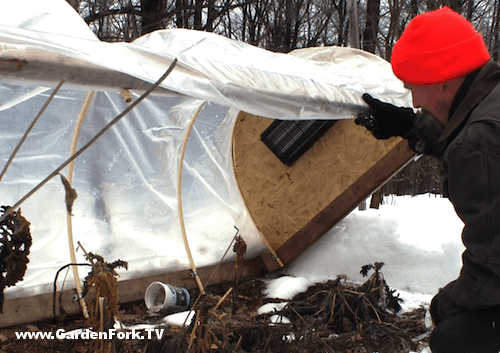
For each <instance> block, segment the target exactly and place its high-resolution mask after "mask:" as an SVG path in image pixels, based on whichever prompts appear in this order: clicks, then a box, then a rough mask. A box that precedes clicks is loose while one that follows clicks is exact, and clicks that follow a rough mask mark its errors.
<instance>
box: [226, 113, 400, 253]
mask: <svg viewBox="0 0 500 353" xmlns="http://www.w3.org/2000/svg"><path fill="white" fill-rule="evenodd" d="M272 121H273V120H272V119H267V118H262V117H257V116H253V115H250V114H247V113H244V112H241V113H240V114H239V116H238V118H237V121H236V124H235V127H234V130H233V144H232V147H233V168H234V174H235V177H236V181H237V184H238V188H239V190H240V192H241V195H242V198H243V200H244V202H245V205H246V207H247V209H248V211H249V213H250V215H251V216H252V218H253V220H254V222H255V224H256V226H257V228H258V230H259V232H260V233H261V235H262V237H263V238H265V240H266V242H267V243H268V246H269V247H270V248H271V249H272V250H276V249H278V248H280V247H281V246H282V245H283V244H285V243H286V242H287V241H288V240H289V239H290V238H291V237H292V236H294V234H296V233H297V232H299V231H300V230H301V229H302V228H304V227H305V226H306V225H307V224H308V223H309V222H310V221H311V220H312V219H313V218H314V217H316V215H317V214H319V213H320V212H322V211H323V209H324V208H325V207H327V206H328V205H329V204H330V203H331V202H332V201H333V200H335V199H336V198H337V197H339V195H341V194H342V193H343V192H345V190H347V189H348V188H349V187H350V186H351V185H352V184H353V183H354V182H355V181H356V180H357V179H358V178H360V177H361V176H362V175H363V174H365V173H366V172H367V171H368V170H369V169H370V168H371V167H372V166H373V165H374V164H375V163H376V162H377V161H378V160H379V159H380V158H382V157H383V156H384V155H385V154H387V153H388V152H389V151H390V150H391V149H392V148H394V146H396V145H397V144H398V143H399V142H400V141H401V139H400V138H392V139H389V140H384V141H379V140H376V139H375V138H374V137H373V136H372V135H371V133H370V132H368V131H367V130H366V129H365V128H362V127H359V126H357V125H356V124H355V123H354V121H353V120H341V121H338V122H337V123H336V124H335V125H334V126H333V127H332V128H331V129H330V130H328V131H327V132H326V133H325V134H324V135H323V136H322V137H321V138H320V139H319V140H318V141H317V142H316V143H315V144H314V145H313V146H312V147H311V148H310V149H309V150H308V151H307V152H306V153H305V154H304V155H303V156H302V157H300V158H299V159H298V160H297V161H296V162H295V164H293V165H292V166H290V167H289V166H286V165H284V164H283V163H282V162H281V161H280V160H279V159H278V158H277V157H276V156H275V155H274V154H273V153H272V152H271V151H270V150H269V149H268V148H267V146H266V145H265V144H264V143H263V142H262V141H261V140H260V135H261V134H262V132H263V131H264V130H265V129H266V128H267V127H268V126H269V125H270V124H271V123H272Z"/></svg>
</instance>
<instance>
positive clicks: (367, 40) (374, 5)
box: [363, 0, 380, 54]
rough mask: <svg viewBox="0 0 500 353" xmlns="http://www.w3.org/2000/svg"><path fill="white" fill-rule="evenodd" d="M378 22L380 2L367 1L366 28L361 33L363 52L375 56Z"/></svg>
mask: <svg viewBox="0 0 500 353" xmlns="http://www.w3.org/2000/svg"><path fill="white" fill-rule="evenodd" d="M379 20H380V0H368V1H367V3H366V26H365V31H364V33H363V50H366V51H368V52H370V53H373V54H375V50H376V49H377V41H378V40H377V33H378V24H379Z"/></svg>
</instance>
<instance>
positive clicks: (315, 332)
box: [0, 263, 428, 353]
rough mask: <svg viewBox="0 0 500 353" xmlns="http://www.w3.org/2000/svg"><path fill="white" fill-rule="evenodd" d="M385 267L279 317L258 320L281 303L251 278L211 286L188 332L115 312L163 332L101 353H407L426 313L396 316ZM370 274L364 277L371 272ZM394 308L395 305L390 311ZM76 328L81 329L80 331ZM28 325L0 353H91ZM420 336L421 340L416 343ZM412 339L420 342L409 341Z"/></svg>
mask: <svg viewBox="0 0 500 353" xmlns="http://www.w3.org/2000/svg"><path fill="white" fill-rule="evenodd" d="M382 265H383V263H376V264H374V265H367V266H368V267H363V271H365V272H366V273H365V276H367V277H368V279H367V280H366V282H365V283H363V284H361V285H357V284H351V283H348V282H347V281H346V279H345V278H344V277H339V278H337V279H335V280H330V281H326V282H323V283H318V284H316V285H314V286H312V287H310V288H309V289H308V290H307V291H306V292H304V293H300V294H298V295H296V296H295V297H294V298H293V299H292V300H289V301H287V303H286V304H282V306H284V307H283V309H282V310H281V311H274V312H268V313H263V314H258V312H257V309H258V308H259V307H261V306H262V305H263V304H266V303H277V302H282V301H279V300H277V299H272V298H266V297H264V296H263V294H262V291H263V289H264V287H265V281H264V280H260V279H256V280H251V281H243V282H241V283H239V286H238V290H237V291H235V290H234V288H233V286H232V285H230V284H226V285H219V286H214V287H209V288H207V289H206V293H205V295H202V296H199V295H198V294H197V293H196V291H191V296H192V297H193V298H194V297H197V300H196V302H195V306H194V307H193V308H191V309H192V310H194V312H195V315H194V319H193V320H192V322H191V324H190V325H189V326H184V327H179V326H167V325H165V324H164V323H163V321H162V318H161V317H159V316H158V314H152V313H149V312H148V311H147V310H146V309H145V306H144V304H143V303H141V302H138V303H132V304H127V305H122V306H121V307H120V316H121V318H122V322H123V324H124V325H125V326H130V325H136V324H150V325H156V327H157V328H158V329H161V330H163V331H162V335H161V337H158V336H157V335H156V331H155V332H154V333H152V334H149V336H148V334H147V333H146V332H143V333H142V335H143V337H142V338H140V339H139V338H135V339H118V338H117V337H115V338H114V339H113V340H108V342H106V346H105V351H107V352H112V353H115V352H117V353H119V352H127V353H128V352H134V353H166V352H168V353H177V352H179V353H181V352H182V353H206V352H207V353H208V352H212V353H226V352H227V353H229V352H236V353H245V352H255V353H264V352H271V353H281V352H283V353H288V352H342V353H362V352H366V353H372V352H380V353H399V352H401V353H408V352H410V351H416V352H418V351H420V350H421V349H422V348H423V347H424V346H426V345H427V342H426V340H427V336H426V335H425V333H426V332H427V330H428V329H427V328H426V325H425V315H426V309H424V308H423V307H421V308H418V309H415V310H413V311H411V312H403V313H398V311H399V309H400V307H399V302H400V301H401V299H399V298H398V297H396V296H394V291H393V290H391V289H390V288H389V286H388V285H387V283H386V282H385V280H384V278H383V276H382V272H381V267H382ZM372 270H373V273H372V274H371V275H370V276H368V274H369V272H370V271H372ZM394 303H397V304H398V305H394ZM81 324H82V322H81V321H79V320H76V321H68V322H66V323H64V324H62V323H58V324H57V325H55V324H51V323H39V324H37V325H36V329H38V330H40V331H43V332H56V330H58V329H61V328H63V329H64V330H65V331H66V332H68V331H70V330H71V329H73V328H75V327H82V326H81ZM79 325H80V326H79ZM26 327H27V326H26V325H24V326H20V327H14V328H9V329H5V330H0V351H1V352H5V353H20V352H25V351H26V347H27V344H28V345H29V347H30V349H29V351H30V352H49V353H51V352H53V353H56V352H79V353H86V352H95V341H94V342H93V341H92V340H86V339H81V338H79V339H73V340H57V339H56V340H45V339H38V340H20V339H16V338H15V336H14V333H15V331H25V330H27V328H26ZM418 337H420V338H418ZM415 338H418V339H415Z"/></svg>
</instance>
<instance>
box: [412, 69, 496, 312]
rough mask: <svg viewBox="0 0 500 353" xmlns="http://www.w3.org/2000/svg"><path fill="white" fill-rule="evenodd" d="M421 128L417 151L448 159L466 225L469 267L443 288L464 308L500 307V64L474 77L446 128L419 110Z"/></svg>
mask: <svg viewBox="0 0 500 353" xmlns="http://www.w3.org/2000/svg"><path fill="white" fill-rule="evenodd" d="M415 130H416V134H417V135H418V137H419V138H418V140H419V142H418V143H416V145H417V146H416V147H417V149H419V150H420V152H424V153H428V154H433V155H435V156H437V157H438V158H440V159H441V160H442V162H443V168H444V172H445V177H446V185H445V189H447V196H448V197H449V199H450V201H451V202H452V204H453V205H454V207H455V210H456V212H457V214H458V216H459V217H460V218H461V219H462V221H463V222H464V224H465V227H464V229H463V232H462V240H463V243H464V245H465V247H466V250H465V252H464V253H463V256H462V260H463V267H462V270H461V272H460V276H459V277H458V279H456V280H455V281H453V282H451V283H449V284H448V285H447V286H446V287H445V288H443V290H444V292H445V293H446V294H447V295H448V297H449V298H450V299H451V300H452V301H453V302H454V303H455V304H456V305H458V306H461V307H465V308H471V309H477V308H484V307H490V306H497V305H500V66H499V65H498V64H497V63H495V62H489V63H487V64H486V65H485V66H483V67H482V68H481V69H480V70H478V71H476V72H474V73H473V74H470V75H469V76H468V78H467V79H466V80H465V81H464V83H463V84H462V86H461V87H460V89H459V91H458V92H457V95H456V96H455V99H454V102H453V104H452V109H451V110H450V115H449V120H448V123H447V125H446V126H445V127H444V128H443V127H442V126H440V125H439V124H438V123H437V121H436V119H434V118H432V117H431V118H430V117H429V116H427V115H425V114H423V115H422V114H419V115H418V117H417V119H416V121H415ZM437 136H440V137H439V138H437ZM410 142H411V141H410Z"/></svg>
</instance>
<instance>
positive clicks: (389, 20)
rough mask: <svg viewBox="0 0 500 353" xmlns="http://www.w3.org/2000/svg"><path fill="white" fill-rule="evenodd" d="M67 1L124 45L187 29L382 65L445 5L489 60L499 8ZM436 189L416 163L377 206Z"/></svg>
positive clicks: (434, 3) (409, 0)
mask: <svg viewBox="0 0 500 353" xmlns="http://www.w3.org/2000/svg"><path fill="white" fill-rule="evenodd" d="M67 1H68V2H69V3H70V4H71V6H73V7H74V8H75V9H76V10H77V11H78V12H79V14H80V15H81V16H82V18H83V19H84V20H85V22H86V23H87V24H88V25H89V26H90V28H91V29H92V30H93V31H94V33H95V34H96V35H97V37H98V38H99V39H101V40H102V41H109V42H114V41H126V42H130V41H133V40H134V39H135V38H137V37H140V36H142V35H144V34H146V33H149V32H152V31H155V30H158V29H166V28H187V29H195V30H201V31H208V32H214V33H217V34H220V35H223V36H225V37H228V38H232V39H235V40H238V41H243V42H246V43H249V44H252V45H255V46H258V47H261V48H264V49H267V50H271V51H274V52H282V53H287V52H290V51H291V50H294V49H298V48H306V47H321V46H332V45H335V46H351V47H355V48H360V49H362V50H366V51H368V52H371V53H374V54H376V55H379V56H380V57H382V58H384V59H386V60H388V61H390V59H391V54H392V48H393V45H394V43H395V41H396V40H397V39H398V38H399V36H400V35H401V33H402V31H403V30H404V28H405V27H406V25H407V24H408V22H409V21H410V20H411V19H412V18H413V17H415V16H416V15H417V14H420V13H423V12H427V11H430V10H434V9H437V8H439V7H441V6H443V5H446V6H449V7H450V8H452V9H453V10H455V11H457V12H458V13H460V14H462V15H463V16H464V17H465V18H466V19H468V20H469V21H470V22H472V24H473V25H474V26H475V28H476V29H477V30H478V32H479V33H481V34H482V35H483V38H484V40H485V42H486V45H487V47H488V49H489V51H490V53H491V55H492V58H493V59H494V60H498V57H499V54H500V43H499V41H500V28H499V25H500V4H499V1H495V0H359V1H358V0H67ZM440 185H441V173H440V168H439V164H438V163H437V161H436V160H435V159H433V158H430V157H423V158H421V159H420V160H418V161H417V162H414V163H411V164H410V165H408V167H406V168H405V169H404V170H403V171H402V172H400V173H399V174H398V175H396V176H395V177H394V178H393V179H392V180H391V181H390V182H389V183H388V184H386V185H385V186H384V187H383V189H382V190H381V191H379V195H378V199H379V201H378V202H380V200H382V199H383V196H384V195H390V194H396V195H404V194H411V195H416V194H421V193H427V192H430V193H435V194H440V193H441V186H440ZM373 199H376V198H373ZM372 201H373V200H372ZM375 204H377V201H375V202H374V204H373V206H376V205H375Z"/></svg>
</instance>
